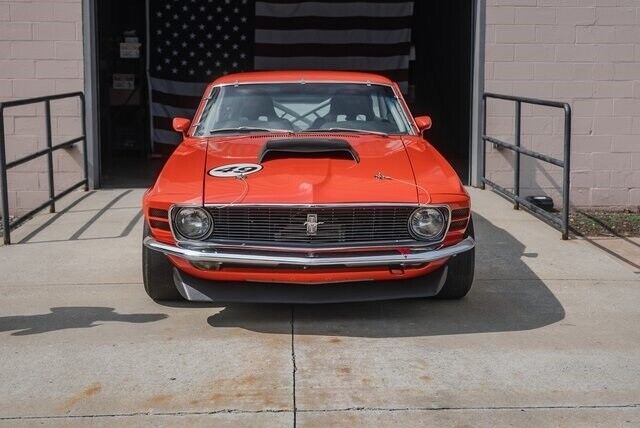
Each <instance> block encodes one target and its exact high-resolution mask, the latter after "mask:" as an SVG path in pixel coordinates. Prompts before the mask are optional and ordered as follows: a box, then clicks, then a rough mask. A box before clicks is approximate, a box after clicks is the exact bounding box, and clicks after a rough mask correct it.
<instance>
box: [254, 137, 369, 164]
mask: <svg viewBox="0 0 640 428" xmlns="http://www.w3.org/2000/svg"><path fill="white" fill-rule="evenodd" d="M290 158H323V159H326V158H332V159H349V160H354V161H355V162H360V156H358V152H356V151H355V149H354V148H353V147H351V144H349V143H348V142H347V141H346V140H342V139H338V138H286V139H281V140H269V141H267V142H266V143H265V144H264V146H263V147H262V150H260V153H259V154H258V163H263V162H265V161H268V160H275V159H290Z"/></svg>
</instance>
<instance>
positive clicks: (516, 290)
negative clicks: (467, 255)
mask: <svg viewBox="0 0 640 428" xmlns="http://www.w3.org/2000/svg"><path fill="white" fill-rule="evenodd" d="M470 191H471V193H472V198H473V203H474V216H475V225H476V231H477V238H478V248H477V270H476V281H475V284H474V288H473V289H472V291H471V293H470V294H469V296H467V298H465V299H464V300H462V301H457V302H444V301H435V300H430V299H425V300H413V301H392V302H373V303H362V304H342V305H319V306H303V305H299V306H295V307H292V306H289V305H231V306H224V305H204V306H203V305H192V304H186V303H185V304H173V305H159V304H157V303H154V302H153V301H151V300H149V299H148V298H147V297H146V295H145V293H144V291H143V289H142V284H141V270H140V245H141V243H140V238H141V233H142V230H141V229H142V223H141V218H140V198H141V195H142V191H141V190H127V189H119V190H118V189H116V190H108V191H98V192H93V193H88V194H85V193H82V192H79V193H77V194H74V195H72V197H70V198H68V199H67V200H66V201H64V203H62V204H61V205H60V207H59V208H60V211H61V213H59V214H45V215H40V216H37V217H36V218H34V219H33V220H31V221H29V222H28V223H27V224H26V225H25V226H23V227H21V228H19V229H18V230H16V231H15V232H14V235H13V240H14V242H16V245H12V246H9V247H0V273H1V275H0V296H1V299H0V341H1V343H2V346H0V361H2V364H0V379H2V382H0V397H2V399H1V400H0V424H2V425H15V426H32V425H35V424H42V425H44V426H61V425H69V424H74V423H75V424H82V425H89V426H105V425H106V426H121V425H123V424H127V425H131V426H146V425H154V426H155V425H177V424H178V425H189V426H194V425H199V426H214V425H234V426H291V425H292V424H293V423H294V419H295V421H296V422H297V424H298V425H299V426H327V425H336V426H354V427H358V426H373V425H376V426H392V425H396V426H398V425H400V426H411V425H413V426H415V425H422V426H426V425H438V426H444V425H454V424H459V425H478V426H493V425H496V424H507V425H508V424H511V425H514V426H542V425H556V424H559V425H566V426H575V425H590V426H591V425H596V426H597V425H601V426H608V425H609V426H610V425H625V424H628V425H630V426H631V425H637V424H638V422H639V417H640V416H639V414H638V413H639V410H638V409H639V403H640V331H639V330H638V329H637V325H639V324H640V305H638V304H637V303H638V302H639V301H640V281H639V279H640V277H639V276H638V275H637V274H635V273H634V270H633V269H632V268H631V267H630V266H629V265H626V264H624V263H622V262H620V261H619V260H617V259H615V258H613V257H611V256H610V255H608V254H607V253H605V252H603V251H601V250H600V249H598V248H597V247H595V246H593V245H591V244H590V243H589V242H586V241H584V240H571V241H568V242H566V241H561V240H560V235H559V233H558V232H557V231H555V230H553V229H551V228H549V227H548V226H546V225H545V224H543V223H541V222H540V221H538V220H536V219H534V218H533V217H531V216H530V215H528V214H527V213H525V212H521V211H514V210H513V209H512V208H511V206H510V204H509V203H507V202H506V201H504V200H502V199H501V198H499V197H498V196H496V195H494V194H493V193H491V192H489V191H480V190H476V189H471V190H470Z"/></svg>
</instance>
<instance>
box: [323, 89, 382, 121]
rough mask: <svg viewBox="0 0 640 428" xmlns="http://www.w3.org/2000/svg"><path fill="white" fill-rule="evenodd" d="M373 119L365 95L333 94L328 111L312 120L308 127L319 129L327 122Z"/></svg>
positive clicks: (367, 97)
mask: <svg viewBox="0 0 640 428" xmlns="http://www.w3.org/2000/svg"><path fill="white" fill-rule="evenodd" d="M363 119H364V121H371V120H374V114H373V106H372V102H371V98H370V97H369V96H367V95H346V94H340V95H334V96H333V97H331V105H330V107H329V113H327V114H326V115H325V116H324V117H319V118H317V119H316V120H314V121H313V124H311V127H310V129H320V128H321V127H322V125H323V124H325V123H328V122H342V121H356V120H358V121H361V120H363Z"/></svg>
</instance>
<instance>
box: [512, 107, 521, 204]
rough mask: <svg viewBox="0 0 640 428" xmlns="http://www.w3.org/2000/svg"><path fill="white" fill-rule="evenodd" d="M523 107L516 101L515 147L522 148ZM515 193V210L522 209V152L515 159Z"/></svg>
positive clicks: (517, 153) (516, 153)
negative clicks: (519, 199) (520, 199)
mask: <svg viewBox="0 0 640 428" xmlns="http://www.w3.org/2000/svg"><path fill="white" fill-rule="evenodd" d="M521 109H522V105H521V103H520V101H516V115H515V121H516V122H515V131H514V135H515V146H516V147H518V148H519V147H520V125H521V122H522V118H521V113H522V110H521ZM513 192H514V194H515V195H516V198H515V199H514V200H513V209H514V210H517V209H520V203H519V202H518V199H517V198H519V197H520V152H518V151H516V152H515V159H514V165H513Z"/></svg>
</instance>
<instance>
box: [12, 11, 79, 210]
mask: <svg viewBox="0 0 640 428" xmlns="http://www.w3.org/2000/svg"><path fill="white" fill-rule="evenodd" d="M81 35H82V4H81V1H80V0H46V1H45V0H42V1H28V0H20V1H17V0H16V1H13V0H9V1H7V0H0V101H8V100H12V99H23V98H31V97H37V96H42V95H49V94H57V93H62V92H71V91H81V90H82V89H83V83H84V82H83V77H82V72H83V63H82V39H81ZM51 112H52V124H51V127H52V133H53V139H54V144H55V143H56V142H63V141H66V140H68V139H70V138H73V137H76V136H78V135H79V133H80V130H79V123H80V122H79V103H78V102H77V101H55V102H52V104H51ZM4 125H5V132H6V134H8V135H7V158H8V160H9V161H11V160H14V159H17V158H19V157H22V156H24V155H27V154H29V153H31V152H33V151H36V150H38V149H39V148H43V147H44V146H45V144H46V142H45V120H44V107H43V105H42V104H40V105H36V106H25V107H19V108H11V109H7V110H6V112H5V123H4ZM81 165H82V153H81V151H80V148H73V149H70V150H61V151H58V152H57V153H55V155H54V170H55V182H56V188H57V190H60V189H64V188H66V187H68V186H69V185H70V184H72V183H74V182H77V181H79V180H80V179H81V176H82V174H81ZM8 182H9V189H10V193H9V205H10V210H9V212H10V214H11V215H16V214H21V213H23V212H26V211H28V210H29V209H31V208H33V207H34V206H36V205H38V204H40V203H42V202H43V201H45V200H46V199H47V198H48V181H47V174H46V159H45V158H41V159H38V160H34V161H32V162H29V163H27V164H24V165H22V166H20V167H18V168H15V169H12V170H11V171H10V172H9V176H8Z"/></svg>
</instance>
